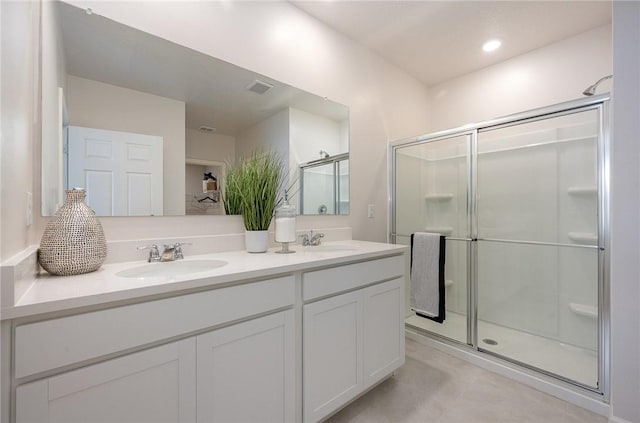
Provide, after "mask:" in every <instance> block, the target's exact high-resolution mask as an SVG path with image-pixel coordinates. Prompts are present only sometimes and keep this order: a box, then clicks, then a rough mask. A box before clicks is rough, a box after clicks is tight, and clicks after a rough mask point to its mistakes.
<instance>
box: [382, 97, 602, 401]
mask: <svg viewBox="0 0 640 423" xmlns="http://www.w3.org/2000/svg"><path fill="white" fill-rule="evenodd" d="M609 100H610V96H609V94H601V95H597V96H592V97H587V98H582V99H578V100H573V101H568V102H564V103H560V104H556V105H552V106H548V107H543V108H539V109H534V110H530V111H526V112H522V113H517V114H513V115H509V116H505V117H502V118H498V119H493V120H489V121H485V122H480V123H477V124H472V125H466V126H463V127H460V128H456V129H452V130H447V131H441V132H436V133H433V134H426V135H422V136H418V137H414V138H408V139H403V140H398V141H393V142H390V143H389V150H388V167H387V169H388V171H389V178H388V181H389V187H388V193H389V196H388V209H389V213H388V216H389V220H388V229H389V232H388V241H389V242H391V243H394V244H395V243H396V236H397V235H405V236H406V235H407V234H398V233H396V216H395V208H394V202H395V198H396V179H395V174H396V168H395V157H396V150H397V149H399V148H402V147H408V146H411V145H419V144H424V143H428V142H433V141H440V140H444V139H447V138H452V137H456V136H469V137H470V139H469V141H468V143H467V155H468V159H467V171H468V175H467V177H468V183H467V218H468V232H467V234H468V236H469V238H459V239H457V240H460V241H469V246H468V256H467V262H468V266H469V268H468V271H467V304H468V307H467V344H468V346H469V347H470V348H471V349H472V350H474V351H476V352H479V353H484V354H487V355H489V356H491V357H494V358H496V359H498V360H502V361H504V362H507V363H512V364H515V365H517V366H520V367H523V368H525V369H529V370H531V371H534V372H536V373H539V374H543V375H547V376H550V377H552V378H553V379H555V380H558V381H561V382H564V383H566V384H567V385H570V386H574V387H579V388H581V389H582V390H583V391H586V392H589V393H592V394H595V395H596V396H597V398H600V399H603V400H604V401H606V402H608V401H609V397H610V379H609V367H610V366H609V363H610V351H609V348H610V305H609V262H610V258H609V248H610V241H609V192H610V180H609V175H610V173H609V166H610V157H609V154H610V153H609V144H610V138H609V137H610V135H609V134H610V120H609V119H610V118H609V116H610V115H609V107H610V106H609ZM587 110H597V111H598V119H599V125H598V139H597V143H596V148H597V158H596V167H597V213H598V228H597V230H598V244H597V246H595V247H593V246H580V245H574V244H567V245H562V244H559V243H554V244H553V245H554V246H558V247H562V246H565V247H566V246H571V247H581V248H596V249H597V250H598V328H597V329H598V363H597V365H598V369H597V373H598V384H597V387H595V388H594V387H591V386H587V385H584V384H582V383H579V382H577V381H574V380H571V379H568V378H565V377H563V376H560V375H558V374H555V373H551V372H548V371H545V370H544V369H540V368H537V367H534V366H531V365H528V364H526V363H523V362H520V361H517V360H513V359H510V358H508V357H505V356H501V355H497V354H493V353H491V352H489V351H486V350H483V349H482V348H480V347H479V346H478V339H477V338H478V304H477V298H478V273H477V270H478V266H477V264H478V263H477V257H478V256H477V254H478V251H477V245H478V243H477V241H478V205H477V198H476V197H477V155H478V133H479V132H481V131H486V130H495V129H499V128H504V127H509V126H514V125H520V124H523V123H530V122H535V121H539V120H545V119H549V118H552V117H560V116H564V115H569V114H574V113H579V112H583V111H587ZM446 239H452V238H449V237H447V238H446ZM492 241H500V240H492ZM503 241H506V242H513V241H511V240H503ZM522 243H531V244H542V245H546V244H549V243H544V242H543V243H539V242H527V241H523V242H522ZM421 332H424V333H425V334H427V335H429V336H433V337H436V338H438V339H440V340H444V341H445V342H446V343H448V344H452V345H458V346H460V345H463V344H461V343H460V342H458V341H456V340H454V339H450V338H446V337H444V336H442V335H439V334H437V333H434V332H430V331H426V330H423V331H421Z"/></svg>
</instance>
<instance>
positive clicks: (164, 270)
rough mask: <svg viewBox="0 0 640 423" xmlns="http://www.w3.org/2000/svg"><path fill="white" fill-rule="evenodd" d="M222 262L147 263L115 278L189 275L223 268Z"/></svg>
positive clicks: (122, 271) (223, 262)
mask: <svg viewBox="0 0 640 423" xmlns="http://www.w3.org/2000/svg"><path fill="white" fill-rule="evenodd" d="M226 264H227V262H226V261H223V260H176V261H166V262H162V263H149V264H143V265H141V266H136V267H132V268H130V269H125V270H121V271H120V272H118V273H116V276H120V277H121V278H141V279H144V278H158V277H173V276H183V275H189V274H191V273H199V272H206V271H208V270H213V269H217V268H218V267H222V266H225V265H226Z"/></svg>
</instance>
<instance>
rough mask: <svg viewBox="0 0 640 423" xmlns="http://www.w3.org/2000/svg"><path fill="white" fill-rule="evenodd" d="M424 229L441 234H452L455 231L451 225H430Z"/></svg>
mask: <svg viewBox="0 0 640 423" xmlns="http://www.w3.org/2000/svg"><path fill="white" fill-rule="evenodd" d="M424 231H425V232H431V233H436V234H441V235H451V234H452V233H453V228H452V227H451V226H430V227H427V228H424Z"/></svg>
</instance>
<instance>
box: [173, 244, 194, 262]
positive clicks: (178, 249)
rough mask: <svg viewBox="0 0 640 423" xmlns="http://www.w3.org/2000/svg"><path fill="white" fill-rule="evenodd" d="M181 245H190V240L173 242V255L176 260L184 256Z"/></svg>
mask: <svg viewBox="0 0 640 423" xmlns="http://www.w3.org/2000/svg"><path fill="white" fill-rule="evenodd" d="M183 245H191V243H190V242H176V243H175V244H173V246H174V248H175V250H174V253H173V255H174V256H175V258H176V260H180V259H183V258H184V254H183V253H182V246H183Z"/></svg>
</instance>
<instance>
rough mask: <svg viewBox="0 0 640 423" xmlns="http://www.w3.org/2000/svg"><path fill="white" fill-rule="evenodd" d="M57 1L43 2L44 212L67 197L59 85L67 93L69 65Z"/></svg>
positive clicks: (54, 209) (50, 212)
mask: <svg viewBox="0 0 640 423" xmlns="http://www.w3.org/2000/svg"><path fill="white" fill-rule="evenodd" d="M54 6H55V3H54V2H44V3H42V44H43V46H42V154H43V156H44V157H47V158H48V160H46V166H43V168H42V198H44V199H45V200H44V201H43V202H42V204H43V206H44V207H43V210H42V213H43V214H46V215H48V216H50V215H52V214H53V213H55V212H56V211H57V210H58V208H59V206H60V205H62V203H63V201H64V196H63V193H64V191H63V188H62V171H63V170H62V167H63V164H62V148H63V147H62V137H61V135H62V134H61V129H62V119H61V118H62V110H61V108H60V105H59V99H58V96H59V95H58V88H59V87H60V88H62V89H63V93H66V88H67V87H66V86H67V69H66V63H65V60H64V57H65V53H64V45H63V42H62V28H61V27H60V20H59V19H58V16H57V15H58V14H57V9H56V7H54Z"/></svg>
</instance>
